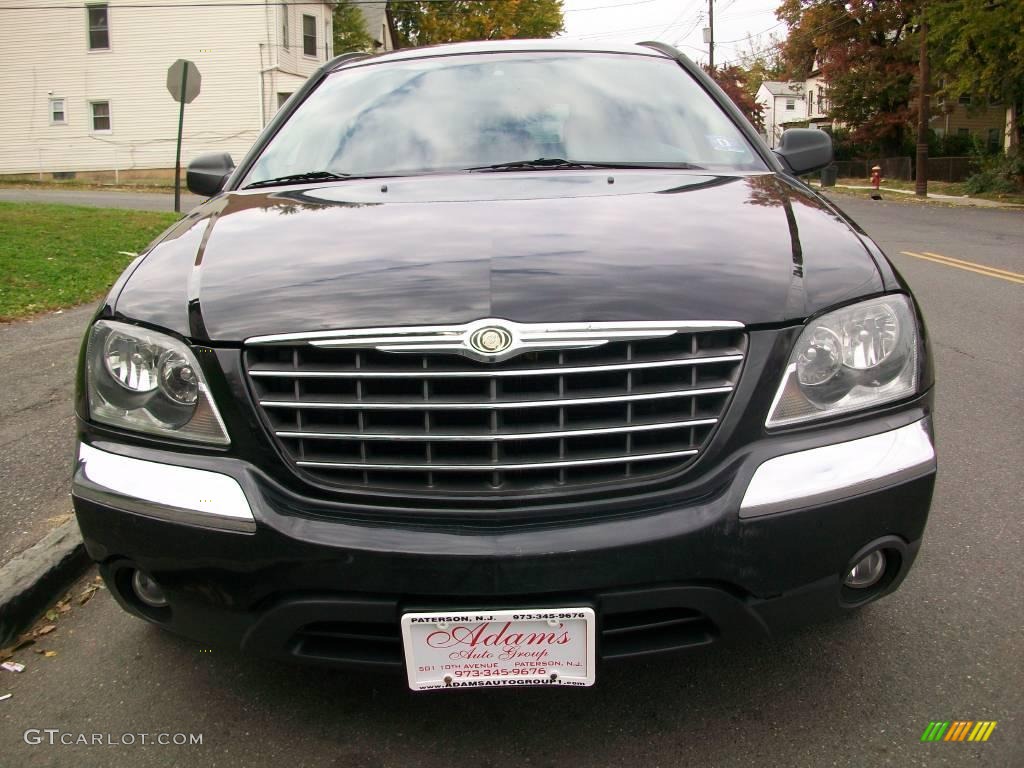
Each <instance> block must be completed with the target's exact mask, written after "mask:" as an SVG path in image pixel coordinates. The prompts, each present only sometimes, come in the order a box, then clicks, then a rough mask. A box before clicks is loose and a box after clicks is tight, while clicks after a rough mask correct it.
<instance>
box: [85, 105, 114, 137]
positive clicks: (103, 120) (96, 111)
mask: <svg viewBox="0 0 1024 768" xmlns="http://www.w3.org/2000/svg"><path fill="white" fill-rule="evenodd" d="M89 106H90V108H91V109H92V129H93V131H94V132H96V133H100V132H107V131H110V102H109V101H90V102H89Z"/></svg>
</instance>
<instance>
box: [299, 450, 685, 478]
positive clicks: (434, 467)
mask: <svg viewBox="0 0 1024 768" xmlns="http://www.w3.org/2000/svg"><path fill="white" fill-rule="evenodd" d="M696 453H697V451H696V449H693V450H686V451H666V452H665V453H654V454H648V455H643V454H633V455H632V456H629V461H630V462H632V461H658V460H660V459H673V458H676V457H679V456H694V455H696ZM623 461H624V458H623V457H619V456H609V457H604V458H597V459H573V460H572V461H535V462H530V463H529V464H511V463H508V462H502V463H500V464H499V463H497V461H496V462H494V463H491V464H431V465H430V469H431V471H437V472H462V471H465V472H494V471H495V468H498V469H499V470H515V469H544V468H545V467H583V466H592V465H596V464H614V463H621V462H623ZM296 464H298V465H299V466H300V467H324V468H333V469H366V468H371V469H399V470H422V469H424V468H425V465H423V464H388V463H380V464H364V463H362V462H339V461H298V462H296ZM499 474H500V472H499Z"/></svg>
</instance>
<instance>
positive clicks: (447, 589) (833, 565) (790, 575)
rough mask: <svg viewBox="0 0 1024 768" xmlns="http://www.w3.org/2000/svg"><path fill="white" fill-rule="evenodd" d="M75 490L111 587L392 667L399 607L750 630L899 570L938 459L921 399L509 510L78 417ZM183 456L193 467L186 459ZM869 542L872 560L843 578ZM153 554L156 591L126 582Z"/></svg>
mask: <svg viewBox="0 0 1024 768" xmlns="http://www.w3.org/2000/svg"><path fill="white" fill-rule="evenodd" d="M83 437H84V440H83V442H82V445H81V447H80V458H79V462H78V465H77V467H76V472H75V483H74V493H73V495H74V503H75V510H76V512H77V515H78V520H79V524H80V526H81V528H82V532H83V535H84V538H85V542H86V547H87V549H88V551H89V554H90V555H91V556H92V558H93V559H94V560H96V561H97V562H98V563H99V564H100V567H101V571H102V573H103V575H104V577H105V579H106V581H107V583H108V585H110V587H111V591H112V593H113V594H114V595H115V597H116V598H117V599H118V601H119V602H120V603H121V604H122V606H123V607H124V608H125V609H126V610H128V611H130V612H132V613H135V614H136V615H139V616H141V617H143V618H146V619H149V620H151V621H155V622H157V623H160V624H162V625H163V626H165V627H167V628H168V629H171V630H173V631H176V632H178V633H181V634H184V635H187V636H190V637H193V638H195V639H198V640H201V641H203V642H206V643H211V644H220V645H226V646H233V647H236V648H238V647H240V648H242V649H244V650H247V651H251V652H254V653H259V654H262V655H268V656H277V657H289V658H294V659H300V660H305V661H314V662H323V663H331V664H342V663H355V664H374V665H380V666H394V667H396V668H400V667H401V665H402V663H403V661H402V650H401V643H400V635H399V617H400V616H401V614H402V613H404V612H408V611H425V610H445V609H451V608H474V607H475V608H491V609H498V608H520V607H522V608H525V607H532V608H540V607H545V606H565V605H591V606H593V607H594V608H595V610H596V612H597V615H598V630H599V638H598V653H599V655H600V656H601V657H602V658H604V659H611V658H621V657H627V656H633V655H638V654H643V653H650V652H656V651H663V650H674V649H683V648H689V647H695V646H702V645H707V644H709V643H712V642H716V641H719V640H729V639H734V638H740V637H751V636H753V637H756V636H764V635H768V634H771V633H773V632H776V631H778V630H780V629H782V628H784V627H787V626H790V625H793V624H798V623H803V622H806V621H809V620H813V619H817V618H820V617H823V616H827V615H829V614H836V613H841V612H842V611H844V610H846V609H849V608H851V607H855V606H857V605H860V604H863V603H864V602H867V601H869V600H872V599H875V598H877V597H879V596H881V595H884V594H886V593H888V592H890V591H892V590H893V589H895V588H896V586H898V584H899V583H900V581H901V580H902V579H903V577H904V576H905V575H906V573H907V571H908V569H909V568H910V565H911V563H912V562H913V560H914V557H915V556H916V553H917V550H918V547H919V545H920V541H921V537H922V534H923V530H924V526H925V522H926V520H927V516H928V508H929V505H930V501H931V495H932V489H933V486H934V478H935V454H934V450H933V448H932V439H931V429H930V419H929V418H928V416H927V412H926V411H925V410H924V409H923V408H913V409H908V410H905V411H903V412H901V413H899V414H895V415H892V414H890V415H888V416H886V417H884V418H879V419H877V420H875V421H873V422H872V421H868V422H862V423H860V424H859V425H858V426H856V427H855V428H854V429H853V430H852V431H851V429H850V428H845V429H844V430H840V431H837V430H828V431H824V432H823V431H821V430H818V431H816V432H814V433H811V434H806V433H798V434H796V435H793V436H789V437H786V436H781V437H780V436H775V437H772V438H771V439H769V440H766V441H763V442H764V443H765V445H762V446H759V448H758V449H756V450H752V451H750V452H748V453H747V454H746V455H744V456H743V457H739V458H738V459H737V461H736V462H735V466H733V467H731V470H730V478H731V480H730V482H728V483H727V484H725V485H723V486H722V487H720V489H719V490H718V491H717V492H715V493H713V494H708V495H704V496H701V497H698V498H689V499H684V500H680V501H679V502H678V503H675V504H669V505H661V506H659V507H657V508H653V509H649V510H646V511H643V512H630V513H629V514H624V515H621V516H615V515H604V516H601V517H600V518H595V519H575V520H568V521H562V522H554V521H551V520H547V521H543V520H538V521H537V522H535V523H531V522H524V521H522V520H517V521H516V523H515V525H509V526H500V525H493V526H485V525H472V524H467V523H465V522H462V523H459V522H454V521H453V522H448V523H434V522H431V523H427V522H424V523H421V524H417V523H415V522H410V521H403V522H401V523H399V522H395V521H389V522H383V521H373V520H367V519H364V518H359V517H355V516H352V517H346V516H344V515H338V514H333V515H332V516H330V517H326V516H324V515H318V514H316V513H315V510H314V511H311V508H310V507H309V506H308V505H304V504H303V503H302V501H303V500H301V499H295V498H293V497H291V496H289V493H288V492H287V491H285V490H284V489H282V488H281V487H279V486H277V485H276V484H275V483H274V481H273V480H271V479H270V478H268V477H267V476H265V475H264V474H262V473H261V472H259V471H258V470H257V469H256V468H254V467H253V466H252V465H250V464H247V463H245V462H242V461H239V460H237V459H231V458H228V457H213V458H211V457H206V458H204V459H203V460H202V462H201V465H202V466H201V468H200V467H197V466H195V464H196V462H194V461H193V460H190V457H189V456H188V455H185V454H181V453H170V452H164V451H159V450H153V449H149V448H142V447H138V446H128V445H124V444H120V443H114V442H110V441H104V440H102V439H98V438H96V437H95V436H90V435H89V434H88V433H84V434H83ZM190 473H191V474H190ZM873 548H883V549H884V550H885V551H886V553H887V555H888V563H889V565H888V569H887V571H886V574H885V577H884V578H883V579H882V581H881V582H880V583H879V584H878V585H877V586H876V587H875V588H872V589H869V590H865V591H864V592H863V593H860V592H854V591H852V590H850V589H849V588H846V587H843V586H842V578H843V576H844V575H845V574H846V573H847V571H848V570H849V568H850V567H851V566H852V564H853V563H854V562H856V560H857V559H859V558H860V557H863V556H864V555H865V554H866V553H867V552H868V551H870V550H871V549H873ZM133 569H141V570H142V571H144V572H146V573H148V574H150V575H151V576H152V577H153V578H154V579H155V580H156V581H157V582H158V583H159V584H160V586H161V587H162V588H163V589H164V591H165V593H166V595H167V598H168V606H167V607H165V608H157V609H154V608H150V607H147V606H145V605H144V604H142V603H141V602H140V601H139V600H138V598H137V597H135V596H134V594H133V592H132V590H131V588H130V581H131V573H132V570H133Z"/></svg>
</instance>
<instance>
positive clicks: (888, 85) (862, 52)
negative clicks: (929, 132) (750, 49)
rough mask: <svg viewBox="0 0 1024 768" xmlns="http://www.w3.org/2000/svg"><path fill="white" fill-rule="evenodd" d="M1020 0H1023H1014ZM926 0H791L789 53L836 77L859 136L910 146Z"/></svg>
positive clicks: (792, 65)
mask: <svg viewBox="0 0 1024 768" xmlns="http://www.w3.org/2000/svg"><path fill="white" fill-rule="evenodd" d="M1006 1H1007V2H1011V1H1012V2H1020V0H1006ZM922 4H923V0H845V1H844V0H783V2H782V5H780V6H779V8H778V10H777V11H776V15H777V16H778V18H779V19H780V20H781V21H785V22H786V23H787V24H788V25H789V28H790V32H789V36H788V38H787V39H786V42H785V43H784V45H783V58H784V59H785V61H786V63H787V64H788V65H789V69H790V75H791V76H792V77H794V78H802V77H806V76H807V74H808V73H809V72H810V71H811V69H812V67H813V66H814V64H817V65H818V66H819V67H820V68H821V73H822V76H823V77H824V78H825V82H826V83H828V88H829V100H830V101H831V104H832V110H831V114H832V117H834V118H836V119H837V120H840V121H842V122H844V123H846V124H847V125H848V126H850V128H851V129H852V131H853V138H854V139H855V140H857V141H870V142H873V143H877V144H878V146H879V147H880V149H882V151H896V150H898V149H899V147H900V146H902V144H903V142H904V136H905V134H906V130H907V125H908V123H910V121H911V120H912V119H913V118H914V116H915V114H914V112H913V111H912V110H911V108H910V102H911V99H912V98H913V96H914V79H915V76H916V74H917V67H918V43H919V38H918V32H919V29H920V23H919V22H920V11H921V6H922Z"/></svg>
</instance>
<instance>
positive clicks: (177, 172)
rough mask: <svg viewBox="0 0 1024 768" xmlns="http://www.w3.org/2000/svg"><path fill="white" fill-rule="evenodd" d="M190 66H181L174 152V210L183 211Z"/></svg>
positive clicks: (176, 211)
mask: <svg viewBox="0 0 1024 768" xmlns="http://www.w3.org/2000/svg"><path fill="white" fill-rule="evenodd" d="M187 83H188V66H184V67H182V68H181V98H180V99H179V100H178V103H179V105H180V106H179V109H178V148H177V151H176V152H175V153H174V212H175V213H181V129H182V127H183V126H184V124H185V85H186V84H187Z"/></svg>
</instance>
